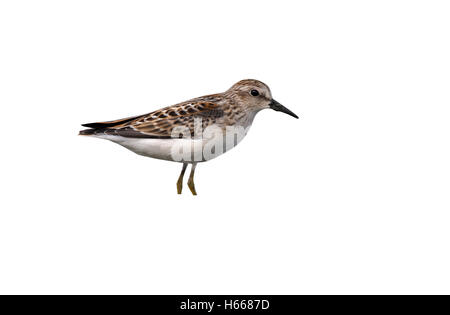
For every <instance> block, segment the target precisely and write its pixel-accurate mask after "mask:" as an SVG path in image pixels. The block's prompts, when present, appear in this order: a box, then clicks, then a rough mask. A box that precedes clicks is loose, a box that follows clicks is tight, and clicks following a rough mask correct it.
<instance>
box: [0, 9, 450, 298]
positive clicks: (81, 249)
mask: <svg viewBox="0 0 450 315" xmlns="http://www.w3.org/2000/svg"><path fill="white" fill-rule="evenodd" d="M447 3H448V2H447ZM447 3H446V2H445V1H442V2H439V1H339V2H337V1H305V2H300V1H220V2H219V1H158V2H156V1H155V2H153V3H150V2H147V1H39V2H38V1H28V2H26V1H2V2H1V4H0V45H1V49H0V114H1V124H2V128H1V138H2V141H1V152H2V154H1V166H0V167H1V170H0V171H1V179H0V183H1V200H0V292H1V293H44V294H46V293H60V294H65V293H86V294H90V293H107V294H108V293H149V294H151V293H153V294H156V293H158V294H172V293H173V294H175V293H177V294H181V293H184V294H221V293H230V294H247V293H248V294H250V293H253V294H279V293H285V294H294V293H296V294H304V293H306V294H312V293H326V294H329V293H342V294H350V293H360V294H366V293H386V294H389V293H450V268H449V265H450V253H449V241H450V228H449V223H450V213H449V211H450V200H449V189H450V167H449V161H450V150H449V135H450V123H449V119H450V93H449V87H450V62H449V60H450V58H449V56H450V44H449V35H450V19H449V16H450V10H449V6H448V4H447ZM244 78H255V79H259V80H261V81H263V82H265V83H267V84H268V85H269V86H270V87H271V89H272V93H273V95H274V97H275V98H276V99H277V100H278V101H280V102H281V103H282V104H284V105H285V106H287V107H288V108H290V109H291V110H292V111H294V112H295V113H297V114H298V115H299V116H300V119H299V120H295V119H293V118H292V117H289V116H287V115H284V114H282V113H278V112H274V111H270V110H266V111H263V112H261V113H260V114H258V116H257V117H256V119H255V122H254V124H253V127H252V129H251V130H250V132H249V135H248V136H247V137H246V138H245V140H244V141H243V142H242V143H241V144H240V145H239V146H238V147H237V148H236V149H234V150H232V151H231V152H229V153H227V154H225V155H223V156H221V157H219V158H217V159H215V160H213V161H210V162H208V163H204V164H200V165H199V166H198V168H197V172H196V186H197V191H198V193H199V195H198V196H192V195H191V194H190V192H189V190H187V187H186V186H185V191H184V194H183V195H181V196H179V195H177V194H176V185H175V184H176V180H177V178H178V174H179V171H180V169H181V165H180V164H176V163H172V162H165V161H159V160H153V159H149V158H145V157H141V156H138V155H135V154H133V153H132V152H130V151H127V150H126V149H124V148H122V147H120V146H118V145H116V144H113V143H111V142H108V141H104V140H99V139H91V138H87V137H80V136H77V134H78V131H79V130H80V129H82V128H81V126H80V124H81V123H87V122H93V121H102V120H112V119H116V118H122V117H127V116H130V115H136V114H143V113H147V112H150V111H153V110H155V109H158V108H161V107H163V106H167V105H171V104H174V103H177V102H180V101H184V100H186V99H189V98H192V97H196V96H201V95H204V94H210V93H215V92H221V91H224V90H226V89H228V88H229V87H230V86H231V85H232V84H233V83H235V82H236V81H238V80H241V79H244Z"/></svg>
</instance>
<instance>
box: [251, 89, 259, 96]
mask: <svg viewBox="0 0 450 315" xmlns="http://www.w3.org/2000/svg"><path fill="white" fill-rule="evenodd" d="M250 94H251V95H252V96H258V95H259V92H258V91H257V90H251V91H250Z"/></svg>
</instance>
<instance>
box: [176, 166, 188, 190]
mask: <svg viewBox="0 0 450 315" xmlns="http://www.w3.org/2000/svg"><path fill="white" fill-rule="evenodd" d="M187 165H188V164H187V163H183V168H182V169H181V173H180V177H178V181H177V191H178V194H181V191H182V190H183V177H184V172H186V168H187Z"/></svg>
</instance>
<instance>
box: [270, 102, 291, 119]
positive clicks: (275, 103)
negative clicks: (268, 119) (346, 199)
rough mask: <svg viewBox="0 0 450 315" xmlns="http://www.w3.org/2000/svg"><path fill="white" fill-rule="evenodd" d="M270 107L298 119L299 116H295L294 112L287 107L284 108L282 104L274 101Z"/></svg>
mask: <svg viewBox="0 0 450 315" xmlns="http://www.w3.org/2000/svg"><path fill="white" fill-rule="evenodd" d="M269 106H270V108H272V109H273V110H276V111H277V112H283V113H285V114H288V115H290V116H292V117H295V118H297V119H298V116H297V115H295V114H294V113H293V112H291V111H290V110H289V109H287V108H286V107H284V106H283V105H281V104H280V103H278V102H277V101H275V100H274V99H272V101H271V102H270V104H269Z"/></svg>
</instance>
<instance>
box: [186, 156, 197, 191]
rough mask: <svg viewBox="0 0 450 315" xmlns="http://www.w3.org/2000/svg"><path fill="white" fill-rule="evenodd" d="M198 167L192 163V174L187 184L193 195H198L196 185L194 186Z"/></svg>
mask: <svg viewBox="0 0 450 315" xmlns="http://www.w3.org/2000/svg"><path fill="white" fill-rule="evenodd" d="M196 166H197V163H192V168H191V174H190V175H189V180H188V182H187V184H188V187H189V189H190V190H191V192H192V194H193V195H197V192H196V191H195V185H194V172H195V167H196Z"/></svg>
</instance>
